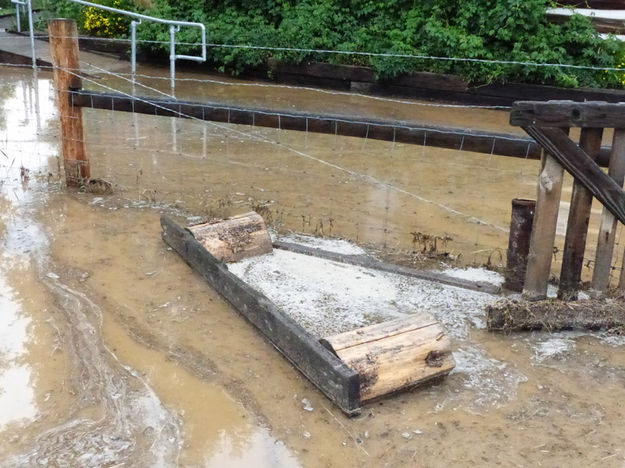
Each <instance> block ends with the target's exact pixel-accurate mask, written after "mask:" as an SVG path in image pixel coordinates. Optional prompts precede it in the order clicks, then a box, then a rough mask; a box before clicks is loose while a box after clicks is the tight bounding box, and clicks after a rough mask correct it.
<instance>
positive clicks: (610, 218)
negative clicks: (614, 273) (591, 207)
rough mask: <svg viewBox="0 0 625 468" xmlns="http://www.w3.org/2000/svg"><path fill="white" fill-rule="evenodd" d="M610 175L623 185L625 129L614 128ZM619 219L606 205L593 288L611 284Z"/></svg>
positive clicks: (602, 288)
mask: <svg viewBox="0 0 625 468" xmlns="http://www.w3.org/2000/svg"><path fill="white" fill-rule="evenodd" d="M608 175H609V176H610V177H612V178H613V179H614V181H615V182H616V183H617V184H619V185H620V186H621V187H622V186H623V180H624V179H625V130H624V129H619V128H616V129H614V138H613V140H612V151H611V153H610V168H609V169H608ZM616 227H617V219H616V218H615V217H614V215H613V214H612V213H610V211H609V210H608V209H607V208H606V207H605V206H604V207H603V214H602V217H601V227H600V229H599V240H598V241H597V253H596V255H595V269H594V271H593V274H592V288H593V289H594V290H596V291H600V292H605V291H607V289H608V287H609V286H610V272H611V270H612V256H613V253H614V238H615V236H616Z"/></svg>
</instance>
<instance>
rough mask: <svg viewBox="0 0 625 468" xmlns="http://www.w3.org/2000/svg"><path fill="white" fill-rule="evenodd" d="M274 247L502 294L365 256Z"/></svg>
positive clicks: (277, 243) (280, 244)
mask: <svg viewBox="0 0 625 468" xmlns="http://www.w3.org/2000/svg"><path fill="white" fill-rule="evenodd" d="M273 246H274V248H276V249H282V250H288V251H290V252H295V253H299V254H303V255H311V256H313V257H319V258H323V259H326V260H332V261H334V262H340V263H347V264H349V265H356V266H361V267H364V268H371V269H372V270H379V271H384V272H387V273H395V274H398V275H404V276H410V277H412V278H419V279H423V280H427V281H435V282H437V283H441V284H446V285H449V286H455V287H457V288H464V289H471V290H473V291H479V292H484V293H489V294H498V293H499V292H501V288H500V287H499V286H496V285H494V284H492V283H485V282H482V281H469V280H465V279H461V278H454V277H453V276H449V275H446V274H444V273H439V272H435V271H424V270H416V269H414V268H408V267H403V266H400V265H393V264H391V263H385V262H381V261H380V260H378V259H375V258H372V257H368V256H365V255H345V254H340V253H336V252H330V251H327V250H322V249H317V248H314V247H308V246H305V245H301V244H294V243H291V242H282V241H275V242H274V243H273Z"/></svg>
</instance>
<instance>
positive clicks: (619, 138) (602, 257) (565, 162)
mask: <svg viewBox="0 0 625 468" xmlns="http://www.w3.org/2000/svg"><path fill="white" fill-rule="evenodd" d="M510 123H511V124H512V125H516V126H521V127H522V128H523V129H524V130H525V131H526V132H527V133H528V134H529V135H530V136H531V137H533V138H534V139H535V140H536V141H537V142H538V143H539V144H540V145H541V146H542V148H543V149H544V150H545V152H544V154H543V157H542V160H541V171H540V176H539V179H538V194H537V203H536V211H535V215H534V224H533V227H532V235H531V240H530V250H529V255H528V262H527V270H526V275H525V286H524V289H523V293H524V296H525V297H526V298H528V299H532V300H538V299H544V298H545V297H546V294H547V281H548V279H549V273H550V270H551V261H552V256H553V249H554V243H555V237H556V224H557V219H558V211H559V205H560V197H561V191H562V179H563V173H564V169H566V170H567V171H568V172H569V173H570V174H571V175H572V176H573V177H574V178H575V181H574V184H573V194H572V197H571V206H570V212H569V218H568V223H567V229H566V237H565V241H564V257H563V260H562V269H561V273H560V285H559V290H558V297H559V298H560V299H565V300H574V299H576V298H577V294H578V290H579V288H580V285H581V274H582V268H583V262H584V251H585V249H586V238H587V233H588V223H589V219H590V208H591V204H592V198H593V196H594V197H596V198H597V199H598V200H599V201H600V202H601V203H602V205H603V215H602V221H601V227H600V232H599V239H598V242H597V249H596V256H595V261H594V264H595V265H594V271H593V278H592V288H593V289H594V290H596V291H599V292H605V291H606V290H607V289H608V287H609V283H610V273H611V269H612V268H613V267H612V257H613V252H614V243H615V235H616V227H617V221H620V222H621V223H625V191H623V189H622V186H623V178H624V176H625V103H622V104H621V103H618V104H610V103H605V102H584V103H577V102H572V101H547V102H532V101H521V102H516V103H515V104H514V105H513V107H512V112H511V115H510ZM571 127H580V128H581V134H580V139H579V145H578V144H577V143H575V142H574V141H573V140H571V138H569V135H568V133H569V129H570V128H571ZM606 128H612V129H614V136H613V139H612V148H611V152H610V161H609V171H608V174H606V173H605V172H604V171H603V170H602V169H601V167H600V166H599V165H598V164H597V162H596V160H597V158H598V156H599V153H600V150H601V141H602V138H603V135H604V129H606ZM619 287H621V288H623V287H625V274H624V271H623V270H621V275H620V281H619Z"/></svg>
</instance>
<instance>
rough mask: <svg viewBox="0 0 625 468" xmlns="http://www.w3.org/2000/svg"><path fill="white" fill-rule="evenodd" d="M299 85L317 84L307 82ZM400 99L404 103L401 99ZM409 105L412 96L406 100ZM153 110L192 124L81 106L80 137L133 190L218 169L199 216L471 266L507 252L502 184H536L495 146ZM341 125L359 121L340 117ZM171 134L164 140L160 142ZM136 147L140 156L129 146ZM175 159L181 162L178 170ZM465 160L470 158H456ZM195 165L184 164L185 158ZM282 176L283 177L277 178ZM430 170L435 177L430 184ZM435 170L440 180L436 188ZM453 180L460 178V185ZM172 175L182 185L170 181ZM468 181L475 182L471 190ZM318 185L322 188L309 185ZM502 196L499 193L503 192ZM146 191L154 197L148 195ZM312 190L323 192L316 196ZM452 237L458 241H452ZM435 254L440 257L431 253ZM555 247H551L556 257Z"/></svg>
mask: <svg viewBox="0 0 625 468" xmlns="http://www.w3.org/2000/svg"><path fill="white" fill-rule="evenodd" d="M0 65H5V64H2V63H0ZM81 65H85V64H81ZM26 66H27V67H28V65H26ZM64 70H65V71H66V72H68V73H70V74H73V75H75V76H77V77H80V78H81V79H82V80H83V81H84V82H85V83H86V84H88V85H89V86H90V87H92V88H96V89H103V90H106V91H109V92H114V93H118V94H121V95H124V96H126V97H129V98H133V99H134V100H137V101H140V102H141V101H144V102H148V101H146V100H145V99H143V98H142V97H141V96H137V95H136V94H132V93H129V92H125V91H124V90H123V88H124V87H123V86H121V84H122V83H126V84H127V87H130V86H134V87H136V88H138V89H141V90H144V91H146V92H149V93H154V94H158V95H161V96H165V97H168V98H172V99H173V98H175V97H174V96H173V95H172V94H170V93H166V92H165V91H162V90H160V89H158V88H157V87H155V86H150V85H149V84H147V83H144V82H140V81H136V80H133V77H132V76H130V75H129V74H124V73H115V72H111V71H108V70H105V69H103V68H101V67H97V66H94V65H92V66H91V69H90V70H91V71H96V72H98V73H99V74H101V75H102V76H106V77H108V78H110V79H111V81H114V82H115V83H117V85H114V84H111V83H108V82H107V83H108V84H107V83H103V82H102V80H100V79H98V78H96V77H94V76H91V75H88V74H85V73H83V72H79V71H78V70H68V69H64ZM139 77H140V78H143V79H146V80H158V79H160V78H164V77H158V76H152V75H142V76H139ZM165 79H167V78H165ZM180 80H188V81H190V82H193V83H197V84H198V85H214V84H218V85H220V86H230V83H229V82H223V81H220V80H201V79H187V78H181V79H180ZM241 85H245V86H250V87H252V86H258V89H259V90H262V89H263V88H264V87H266V86H271V87H272V88H274V87H275V88H278V90H279V89H280V88H281V87H282V86H281V85H276V86H274V85H265V84H260V85H255V84H252V83H242V84H241ZM233 86H237V84H233ZM289 88H293V87H289ZM295 88H297V87H295ZM51 89H52V88H51ZM52 90H53V89H52ZM307 91H315V92H316V91H317V90H313V89H310V88H307ZM332 93H334V92H332ZM337 94H341V95H351V93H337ZM355 97H356V98H358V99H363V100H366V97H364V98H363V97H362V96H360V95H356V96H355ZM389 101H390V102H395V101H393V100H389ZM399 103H401V104H404V101H400V102H399ZM405 103H406V104H416V105H420V104H419V103H415V102H412V101H405ZM150 104H151V105H153V103H150ZM426 104H429V103H426ZM432 104H433V105H434V106H435V105H436V104H435V103H432ZM157 107H159V106H158V105H157ZM160 107H161V109H162V110H164V111H167V112H168V113H172V112H173V113H174V114H176V115H177V116H178V117H184V118H186V119H188V120H189V122H187V123H184V122H183V121H177V119H169V121H170V122H169V125H168V124H165V123H164V122H165V118H163V117H156V116H149V115H138V114H129V115H126V116H123V117H122V116H121V113H115V112H113V111H101V110H89V109H88V108H87V109H86V111H87V112H86V113H85V117H84V120H85V130H86V137H85V139H84V140H83V142H84V143H85V144H86V145H87V146H88V148H89V151H90V153H92V154H93V156H94V157H93V159H94V161H97V160H98V159H99V158H100V157H102V158H103V161H101V162H98V163H97V164H98V167H100V165H101V167H100V168H101V169H104V170H105V172H106V175H107V176H109V177H111V178H112V179H113V180H114V182H115V183H116V184H118V185H119V186H120V188H121V189H122V190H128V191H132V190H134V189H136V186H137V185H141V184H144V182H142V181H145V180H147V179H148V177H147V175H145V174H146V173H147V172H149V171H150V170H151V171H153V172H154V173H155V174H158V175H159V176H160V177H161V178H162V179H163V180H168V181H169V182H168V184H166V185H167V186H168V189H160V190H162V191H161V193H162V195H163V197H164V198H166V197H171V196H172V195H174V194H176V195H180V196H182V195H181V193H183V192H184V191H186V190H197V189H198V188H199V187H201V182H200V180H201V179H202V175H201V174H194V175H193V176H192V177H191V178H190V180H192V182H189V183H188V184H186V181H185V178H184V177H185V176H184V173H185V172H186V171H189V170H190V169H191V168H194V169H197V168H198V167H197V166H195V164H196V163H199V164H201V165H202V166H201V168H200V169H199V170H200V171H201V172H203V173H205V172H206V171H208V172H211V171H215V175H214V176H212V177H210V178H209V180H210V181H211V183H212V184H215V188H214V189H213V188H211V189H207V190H209V191H208V192H202V193H195V194H191V197H192V198H193V197H201V196H204V197H205V198H206V200H205V202H206V206H204V208H205V209H206V210H207V211H206V213H212V214H218V213H217V212H218V211H219V210H221V211H222V212H223V213H227V209H237V207H241V206H246V207H249V208H254V209H257V210H261V211H263V210H264V212H263V214H264V215H265V216H270V217H271V219H272V220H273V223H274V226H275V227H277V228H286V229H292V230H296V231H304V232H308V233H312V234H316V235H339V236H344V237H348V238H351V239H353V240H356V241H358V242H373V243H374V244H377V245H378V246H379V247H381V248H384V249H387V248H388V249H394V248H397V249H403V250H406V251H407V250H411V249H412V250H413V251H415V252H419V253H424V254H432V258H436V259H437V260H440V259H444V255H445V254H447V255H448V256H450V257H451V258H456V257H457V256H458V255H459V254H460V255H461V257H464V260H465V262H468V263H471V262H474V261H475V262H478V263H483V262H486V261H489V262H490V261H493V258H496V259H497V260H496V261H494V263H497V261H499V260H498V258H499V256H501V259H502V260H503V258H504V255H503V250H505V248H506V243H505V242H506V241H507V236H506V233H507V231H508V229H507V226H506V224H505V221H506V219H505V218H506V216H508V214H507V213H509V209H508V203H509V199H510V198H511V197H509V196H508V195H504V194H509V193H511V191H510V190H507V189H508V187H506V190H503V191H502V190H501V186H502V185H506V184H514V183H516V186H515V188H516V189H522V190H524V191H525V193H527V192H530V193H531V192H533V190H534V189H533V188H531V187H530V188H529V189H528V188H527V187H525V186H524V184H520V185H519V183H518V182H519V181H518V180H516V181H515V179H518V178H522V179H524V182H532V181H533V183H534V184H535V177H536V171H537V168H536V164H531V165H527V163H523V162H514V163H512V164H510V165H507V164H499V161H500V160H501V159H502V158H497V157H496V156H493V155H492V154H491V155H485V156H480V157H475V156H474V155H468V154H465V152H463V150H462V148H460V149H459V151H452V150H449V151H446V152H445V154H443V155H441V153H438V154H437V156H436V157H437V158H439V159H438V161H437V162H436V161H434V162H433V161H431V160H429V159H431V156H428V153H430V154H431V153H436V152H437V151H438V150H431V149H429V148H426V147H425V146H424V147H414V146H411V145H405V144H398V143H395V142H388V143H387V142H376V143H372V142H368V141H367V139H366V138H365V139H364V141H360V142H359V143H355V142H354V139H350V138H346V137H340V136H338V137H337V136H331V135H330V136H328V135H322V136H320V135H314V136H313V135H309V134H308V133H306V134H304V135H301V134H298V135H297V136H296V135H294V134H293V133H294V132H288V131H285V130H281V129H280V128H278V129H260V128H258V127H253V126H252V127H244V126H240V125H232V124H227V123H224V124H220V123H215V122H206V121H204V120H202V119H198V118H196V117H194V116H192V115H188V114H185V113H184V112H179V111H176V110H173V111H172V109H171V108H167V107H163V106H160ZM441 107H447V106H444V105H443V106H441ZM462 107H468V109H469V110H470V111H471V112H476V113H478V114H479V112H484V111H488V110H489V108H488V107H486V108H483V107H480V106H454V108H462ZM224 108H225V109H227V108H228V106H224ZM14 109H17V108H14V107H5V108H4V112H8V113H12V112H13V110H14ZM232 109H234V107H233V108H232ZM284 115H285V116H288V115H289V114H288V113H284ZM96 116H97V117H96ZM113 116H114V117H113ZM38 117H39V118H45V119H47V120H52V119H55V118H58V113H57V112H56V111H55V110H50V109H47V110H43V111H39V112H38ZM346 122H358V120H356V119H354V120H350V119H346ZM168 127H169V129H168ZM154 129H156V130H154ZM460 133H462V132H460ZM168 140H169V141H170V143H171V147H169V145H166V144H165V142H166V141H168ZM27 141H30V142H33V143H37V141H38V138H37V137H35V136H33V137H31V138H30V140H26V139H20V138H9V137H8V135H7V137H6V138H4V139H3V141H2V142H1V144H2V145H3V148H4V150H5V151H10V152H11V153H22V154H28V151H27V150H23V149H20V148H19V147H17V145H19V144H20V143H24V142H27ZM185 145H186V149H185ZM241 148H243V150H242V149H241ZM133 151H135V152H139V153H140V155H134V154H132V152H133ZM260 153H263V157H262V158H257V157H255V156H256V155H258V154H260ZM42 154H45V153H42ZM122 154H123V155H124V156H121V155H122ZM456 155H458V157H457V156H456ZM48 156H49V154H48ZM374 158H375V159H374ZM494 158H496V159H494ZM150 159H152V162H150V161H149V160H150ZM180 160H187V161H188V162H189V163H184V164H182V165H181V166H180V167H177V166H176V165H177V163H179V162H180ZM462 160H465V161H467V162H464V163H463V162H461V161H462ZM154 161H156V162H154ZM297 161H300V162H297ZM469 161H471V162H469ZM191 163H192V166H189V165H188V164H191ZM130 164H133V165H132V166H129V165H130ZM122 166H126V167H122ZM435 166H440V167H438V168H437V167H435ZM410 171H412V172H413V173H414V174H415V176H418V177H419V183H416V184H415V183H412V182H411V181H410V177H406V172H410ZM424 172H425V174H424ZM281 177H283V178H284V180H276V178H278V179H279V178H281ZM238 178H240V179H241V180H242V181H245V182H241V183H243V184H248V185H249V187H248V188H247V189H245V190H244V189H242V188H241V183H239V182H237V179H238ZM429 178H431V179H434V180H433V181H428V179H429ZM467 178H468V179H471V180H470V182H469V183H466V182H465V181H463V179H467ZM332 179H340V180H339V181H337V180H332ZM438 179H440V180H441V181H444V182H445V184H442V185H437V182H438ZM155 180H156V179H155V178H154V177H153V176H152V179H151V182H150V183H151V184H153V188H149V189H148V188H147V182H145V184H144V185H145V187H146V188H143V189H142V190H150V191H151V190H154V191H158V190H159V184H158V183H156V182H155ZM459 181H463V182H462V184H459V183H458V182H459ZM133 182H134V183H133ZM172 184H175V185H178V187H177V188H173V186H172ZM421 184H422V185H421ZM144 185H141V186H142V187H144ZM229 185H231V187H229ZM284 185H288V190H285V189H283V188H282V186H284ZM347 186H349V189H347V188H346V187H347ZM471 186H472V190H471V193H469V194H466V193H463V192H462V190H463V188H466V187H471ZM476 186H477V187H478V188H481V189H479V190H478V189H476ZM315 187H318V189H317V190H315ZM497 187H499V188H497ZM261 189H262V190H261ZM281 191H285V192H286V191H288V196H286V197H285V198H283V199H282V198H281V197H282V196H281V194H280V192H281ZM333 191H334V193H333ZM251 192H253V194H252V193H251ZM447 192H454V193H453V194H452V193H447ZM150 193H152V192H150ZM372 193H373V195H371V194H372ZM239 194H240V195H239ZM502 195H503V196H504V197H507V198H502ZM519 195H520V194H519ZM146 196H147V197H149V198H150V197H151V199H153V198H156V195H154V196H152V195H150V194H148V195H146ZM367 197H370V199H369V200H367V204H368V208H361V207H359V205H362V200H363V199H366V198H367ZM469 198H470V199H469ZM320 199H323V200H324V201H323V202H320V201H319V200H320ZM169 201H170V202H171V201H172V200H169ZM367 204H365V205H367ZM193 206H195V207H199V206H201V202H199V201H196V203H195V205H193ZM424 206H427V207H429V208H424ZM489 207H492V209H493V210H494V211H496V212H501V211H504V212H505V214H504V216H501V215H500V214H497V215H491V214H490V213H489ZM191 209H192V208H191ZM307 210H308V211H307ZM350 211H353V212H350ZM368 211H369V213H368ZM404 218H406V219H404ZM410 218H413V219H414V221H416V222H414V226H413V227H412V228H411V227H409V226H410V224H411V223H412V222H413V221H412V220H410ZM419 218H422V219H419ZM428 228H429V229H428ZM590 237H591V236H589V238H590ZM621 237H622V226H620V227H619V231H618V234H617V242H616V250H617V252H618V255H619V258H620V255H621V254H622V250H623V245H622V244H621ZM456 243H457V245H458V247H453V245H454V244H456ZM590 243H592V242H590ZM456 249H457V250H456ZM434 254H442V255H441V256H440V257H437V256H436V255H434ZM559 255H560V254H559V253H556V254H555V257H556V259H558V256H559ZM585 265H586V268H587V269H588V270H592V267H593V259H592V257H590V256H589V257H588V258H586V259H585ZM620 269H621V267H620V262H615V264H614V265H613V271H618V270H620Z"/></svg>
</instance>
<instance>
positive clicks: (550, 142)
mask: <svg viewBox="0 0 625 468" xmlns="http://www.w3.org/2000/svg"><path fill="white" fill-rule="evenodd" d="M524 128H525V131H526V132H527V133H528V134H529V135H530V136H532V137H533V138H535V139H536V141H537V142H539V143H540V144H541V146H543V148H545V149H546V150H547V151H549V152H550V153H551V154H552V155H553V156H554V158H556V159H557V160H558V162H559V163H560V164H562V166H564V168H565V169H566V170H567V171H568V172H569V173H570V174H571V175H572V176H573V177H575V178H576V179H578V180H579V181H580V182H582V183H583V184H584V186H585V187H586V188H588V189H589V190H590V192H591V193H592V194H593V196H595V197H596V198H597V199H598V200H599V201H600V202H601V203H602V204H603V205H604V206H605V207H606V208H607V209H608V210H609V211H610V213H612V214H613V215H614V216H615V217H616V219H618V220H619V221H620V222H621V223H625V192H624V191H623V189H622V187H620V186H619V185H618V184H617V183H616V182H615V181H614V180H613V179H612V178H611V177H609V176H608V175H607V174H606V173H604V172H603V170H601V168H600V167H599V166H598V165H597V164H596V163H595V162H594V161H592V160H591V159H590V158H589V157H588V155H587V154H586V152H585V151H584V150H582V149H581V148H580V147H579V146H577V145H576V144H575V143H574V142H573V141H571V140H570V138H569V137H568V136H567V134H566V133H564V132H563V131H562V130H561V129H559V128H548V127H546V128H537V127H524Z"/></svg>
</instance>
